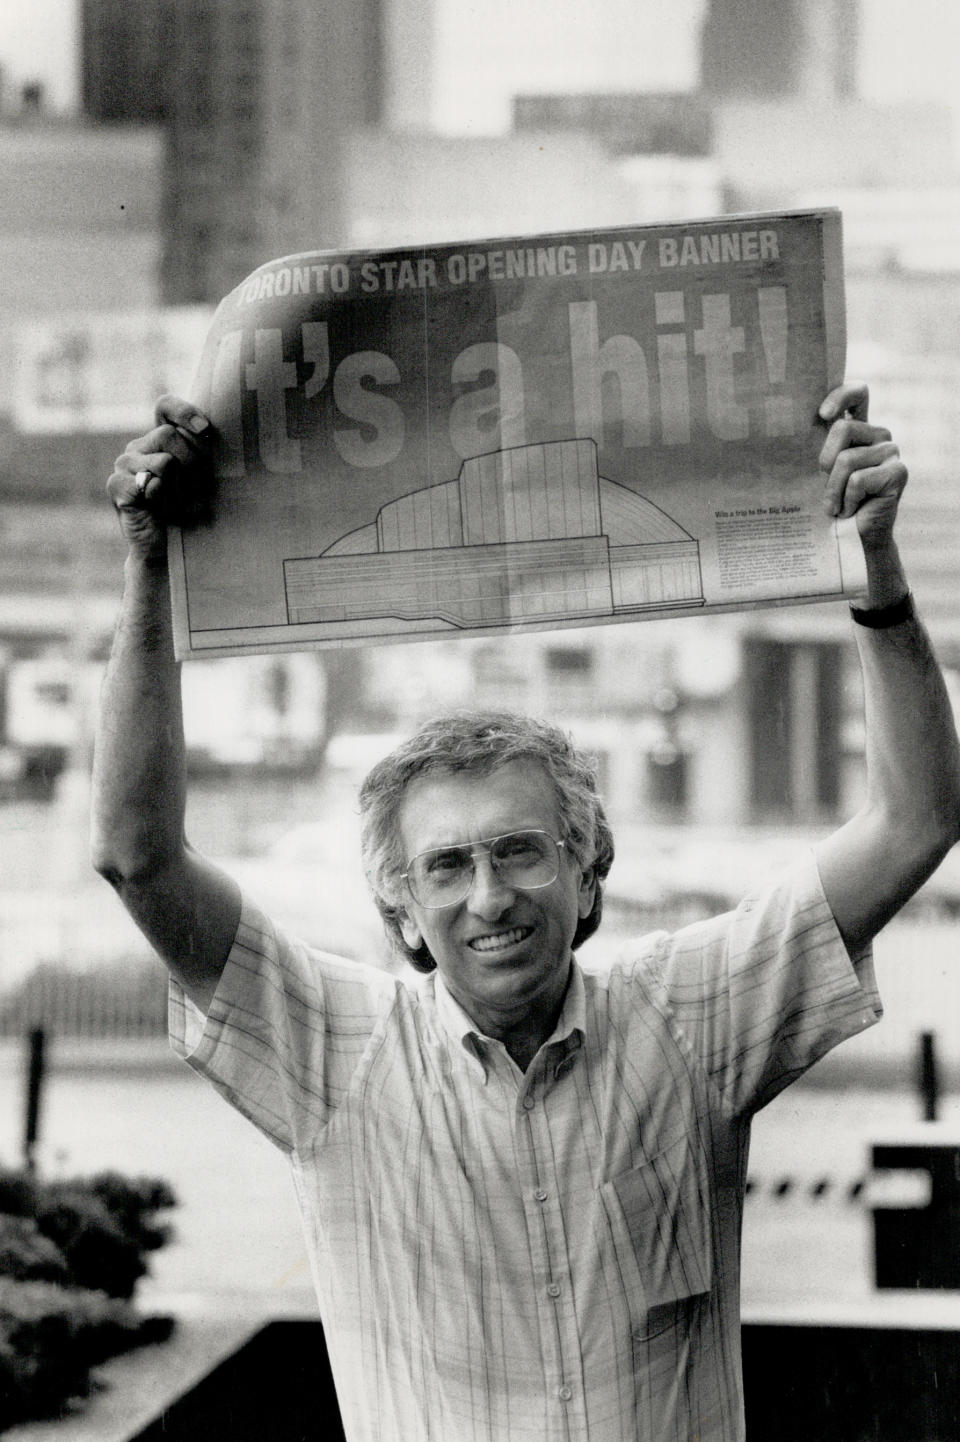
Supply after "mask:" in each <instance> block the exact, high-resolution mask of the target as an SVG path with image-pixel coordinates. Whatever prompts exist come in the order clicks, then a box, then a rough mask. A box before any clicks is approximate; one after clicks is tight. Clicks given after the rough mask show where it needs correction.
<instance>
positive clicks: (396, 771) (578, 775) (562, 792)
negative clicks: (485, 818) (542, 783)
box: [360, 711, 613, 972]
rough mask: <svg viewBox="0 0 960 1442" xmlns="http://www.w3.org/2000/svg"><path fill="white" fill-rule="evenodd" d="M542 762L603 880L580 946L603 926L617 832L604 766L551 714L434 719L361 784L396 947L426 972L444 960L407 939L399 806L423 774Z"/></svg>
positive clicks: (380, 902) (376, 874)
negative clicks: (608, 812)
mask: <svg viewBox="0 0 960 1442" xmlns="http://www.w3.org/2000/svg"><path fill="white" fill-rule="evenodd" d="M521 760H524V761H527V760H529V761H536V762H539V764H540V765H541V766H542V767H543V769H544V771H545V772H546V774H547V776H548V778H549V779H550V781H551V782H552V784H553V787H554V790H555V793H556V798H557V808H558V812H559V816H560V829H561V833H562V835H561V837H560V838H559V839H561V840H563V841H565V842H567V843H568V846H569V849H570V851H571V853H572V855H573V856H574V858H575V859H576V861H577V864H578V865H579V866H580V868H581V869H582V870H583V871H589V870H592V872H593V877H594V880H595V883H596V884H595V887H594V902H593V908H592V910H591V911H590V913H589V915H588V916H585V917H582V918H581V919H580V921H579V923H578V926H577V930H576V933H575V935H574V938H573V945H574V946H579V945H580V944H581V943H582V942H584V941H586V940H587V938H588V937H589V936H592V935H593V933H594V932H595V931H596V929H597V927H598V926H599V925H600V917H601V914H602V908H603V882H604V880H605V878H606V876H607V873H608V872H609V870H610V866H611V864H612V862H613V835H612V833H611V831H610V827H609V825H608V823H607V818H606V816H605V815H604V810H603V805H602V803H601V801H600V797H599V794H598V792H597V775H596V767H595V765H594V763H593V761H592V760H591V759H590V758H589V757H588V756H586V755H585V754H584V753H583V752H581V751H580V750H578V748H577V747H576V746H575V745H574V743H573V741H572V740H571V738H570V737H569V736H568V735H567V733H566V732H564V731H561V730H560V729H559V727H557V726H553V725H551V724H550V723H549V722H547V721H541V720H538V719H536V718H534V717H532V716H523V715H518V714H514V713H511V712H501V711H485V712H474V711H467V712H455V713H453V714H451V715H445V716H438V717H436V718H434V719H433V720H430V721H427V722H425V723H424V725H422V726H421V727H420V729H419V730H418V731H416V732H415V733H414V735H412V736H411V737H410V738H409V739H408V740H406V741H404V742H402V743H401V744H400V745H399V746H398V747H397V748H396V749H395V750H394V751H392V752H391V753H390V754H389V755H388V756H385V757H384V758H383V760H382V761H378V762H377V764H376V765H375V766H374V767H373V769H372V771H371V772H370V774H369V775H368V776H367V778H366V780H365V781H364V783H363V785H362V787H361V788H360V817H361V844H362V850H363V860H364V870H365V872H366V875H367V880H368V881H369V883H370V886H371V889H372V891H373V896H374V900H375V902H376V904H377V908H378V910H379V912H380V915H381V916H382V917H383V921H384V925H385V927H386V930H387V935H388V937H389V938H390V941H391V942H392V944H393V945H394V947H395V948H396V949H397V950H398V951H399V952H400V953H401V955H403V956H405V957H406V958H407V959H408V960H409V961H410V962H411V964H412V965H413V966H415V967H416V968H417V970H418V971H424V972H429V971H432V970H433V969H434V967H435V966H436V962H435V961H434V959H433V957H432V956H431V955H430V952H429V950H428V948H427V947H426V945H425V944H423V943H421V945H420V946H419V947H417V948H413V947H410V946H408V945H407V943H406V942H405V941H404V939H403V934H402V932H401V928H400V918H401V916H402V915H403V913H404V910H405V907H404V901H403V882H402V880H401V874H402V872H403V869H404V866H405V865H406V861H407V858H406V857H405V856H404V854H403V850H402V844H401V839H400V827H399V812H400V807H401V804H402V802H403V798H404V795H405V793H406V788H407V786H408V785H409V784H410V782H411V781H412V780H413V779H414V778H415V777H417V776H422V775H424V774H427V773H430V774H433V773H437V774H440V775H443V774H447V775H454V774H456V773H458V772H468V773H470V774H472V775H479V776H487V775H489V774H490V773H491V772H492V771H495V770H497V769H498V768H499V767H501V766H506V765H508V763H509V762H511V761H521Z"/></svg>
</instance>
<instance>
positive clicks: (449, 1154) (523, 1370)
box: [171, 857, 880, 1442]
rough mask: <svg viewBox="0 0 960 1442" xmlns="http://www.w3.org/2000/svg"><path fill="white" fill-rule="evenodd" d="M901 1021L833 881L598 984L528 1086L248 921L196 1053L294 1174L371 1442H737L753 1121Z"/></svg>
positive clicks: (257, 917) (379, 991)
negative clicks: (842, 1053) (802, 1080)
mask: <svg viewBox="0 0 960 1442" xmlns="http://www.w3.org/2000/svg"><path fill="white" fill-rule="evenodd" d="M879 1015H880V1003H879V1000H878V997H877V993H876V989H875V984H874V979H873V972H872V965H871V961H870V958H869V955H867V956H864V957H862V958H859V959H858V960H856V961H855V962H851V960H850V958H849V957H848V955H847V952H846V949H845V947H844V945H843V942H842V940H841V938H840V936H839V933H838V931H837V928H836V925H835V922H834V920H833V917H832V915H831V913H830V910H829V907H828V905H827V903H826V901H825V899H824V896H823V892H822V889H821V886H820V882H819V877H818V874H817V869H816V865H815V862H814V860H813V858H812V857H811V858H810V859H809V860H808V861H807V862H806V863H805V864H803V865H802V866H800V867H799V868H797V869H796V870H794V871H793V872H791V873H790V874H789V875H788V876H787V877H786V878H785V879H783V880H782V881H781V882H779V883H778V884H777V885H774V886H771V887H770V888H768V889H766V890H763V891H758V892H756V893H754V894H753V895H751V896H749V897H748V898H747V899H746V900H745V901H744V902H743V903H742V904H741V905H740V907H739V908H738V909H737V910H736V911H735V912H732V913H730V914H728V915H726V916H723V917H719V918H717V919H715V920H712V921H708V922H703V923H697V924H695V925H693V926H690V927H687V928H685V929H683V930H681V931H679V932H677V933H675V934H673V935H667V934H665V933H658V934H655V935H652V936H649V937H645V938H644V939H642V940H641V941H638V942H637V943H635V944H632V945H630V946H629V947H627V948H626V949H625V951H624V952H623V954H622V956H621V957H620V959H619V960H618V961H617V962H616V963H615V964H613V965H612V966H610V967H609V968H604V969H603V971H598V972H596V973H593V972H589V971H585V970H582V969H581V968H580V967H579V966H578V965H577V964H576V963H574V965H573V967H572V970H571V981H570V985H569V988H568V992H567V996H566V999H565V1003H564V1007H563V1011H562V1013H561V1016H560V1018H559V1021H558V1024H557V1027H556V1029H555V1031H554V1033H553V1035H552V1036H551V1037H550V1038H549V1039H548V1040H547V1041H546V1043H545V1044H544V1045H543V1047H542V1048H541V1049H540V1051H539V1052H538V1054H537V1056H536V1057H535V1058H534V1060H533V1062H532V1063H531V1064H530V1066H529V1067H528V1069H527V1071H526V1072H525V1073H521V1072H520V1070H519V1069H518V1068H517V1067H516V1065H515V1064H514V1063H513V1061H512V1060H511V1058H510V1057H509V1056H508V1054H507V1053H506V1051H505V1050H504V1048H503V1047H502V1045H501V1044H500V1043H498V1042H496V1041H493V1040H490V1039H488V1038H485V1037H483V1036H481V1035H479V1034H478V1033H477V1030H476V1028H475V1027H474V1025H473V1023H472V1022H471V1021H470V1018H469V1017H468V1016H467V1015H466V1014H465V1013H464V1012H463V1011H462V1010H461V1009H460V1008H459V1007H458V1006H457V1004H456V1002H454V1000H453V999H452V997H451V996H450V994H449V993H448V992H447V991H446V989H445V988H444V986H443V984H442V981H441V980H439V979H438V978H437V976H436V974H435V973H434V975H433V976H431V977H430V978H419V977H417V978H414V977H411V979H410V980H409V981H404V980H403V979H398V978H396V977H392V976H389V975H387V974H386V973H384V972H382V971H379V970H377V969H375V968H367V967H364V966H362V965H359V964H357V963H353V962H349V961H344V960H341V959H338V958H336V957H333V956H330V955H327V954H323V953H318V952H316V951H313V950H311V949H308V948H307V947H305V946H303V945H302V944H300V943H298V942H296V941H294V940H291V939H290V938H288V937H286V936H284V935H283V934H282V933H281V932H280V931H279V930H278V929H277V928H276V927H275V926H274V925H272V924H271V923H270V922H269V921H268V920H267V918H265V917H264V916H263V915H262V914H261V913H260V912H258V911H257V909H256V908H255V907H253V906H252V905H250V904H249V903H245V905H244V909H243V915H242V919H241V922H240V927H239V931H238V934H237V938H236V941H235V944H234V947H233V950H232V953H231V955H230V958H229V961H228V964H227V967H226V970H225V972H224V975H223V978H222V980H221V983H220V986H219V988H218V990H217V993H216V996H215V998H214V1001H213V1003H212V1005H211V1008H210V1012H209V1015H208V1016H207V1017H206V1018H204V1017H203V1016H202V1015H201V1014H200V1013H199V1012H198V1011H197V1010H196V1009H195V1008H194V1007H193V1006H192V1005H191V1004H190V1003H189V1002H188V1001H187V1000H186V999H185V997H184V996H183V994H182V993H181V992H180V991H179V989H178V988H177V987H176V986H174V988H173V991H172V1001H171V1025H172V1035H173V1039H174V1045H175V1046H176V1048H177V1049H178V1050H179V1052H180V1053H181V1054H182V1055H183V1056H184V1057H186V1058H187V1059H188V1060H189V1061H190V1063H191V1065H193V1066H194V1067H196V1068H197V1069H198V1070H199V1071H201V1072H202V1073H203V1074H205V1075H206V1076H207V1077H209V1078H210V1079H211V1081H212V1082H213V1083H214V1085H216V1086H217V1087H218V1088H219V1090H220V1091H221V1092H222V1093H223V1095H224V1096H225V1097H226V1098H227V1099H228V1101H230V1102H231V1103H232V1104H233V1105H234V1106H236V1107H238V1108H239V1109H240V1111H241V1112H243V1113H244V1114H245V1115H246V1116H247V1117H249V1118H250V1120H251V1121H252V1122H253V1123H254V1124H255V1125H256V1126H257V1127H259V1128H260V1130H261V1131H263V1132H264V1133H266V1135H267V1136H269V1137H270V1138H272V1139H273V1141H274V1142H275V1143H276V1144H277V1145H278V1146H279V1147H281V1148H282V1149H283V1150H284V1151H285V1152H286V1153H287V1154H288V1155H289V1157H290V1160H291V1164H292V1169H293V1176H294V1181H295V1186H296V1190H297V1195H298V1199H299V1203H300V1207H301V1211H302V1216H303V1223H304V1230H305V1235H306V1240H307V1247H308V1251H309V1255H310V1259H311V1265H312V1268H313V1274H314V1279H315V1283H316V1289H317V1294H318V1297H319V1303H320V1310H321V1315H322V1317H323V1320H324V1323H325V1330H326V1337H327V1343H328V1347H329V1351H330V1359H331V1364H332V1367H333V1372H334V1378H335V1381H336V1385H337V1391H338V1396H339V1399H340V1404H341V1411H342V1414H343V1420H344V1426H345V1430H346V1435H347V1437H348V1439H350V1442H431V1439H435V1442H561V1439H563V1442H587V1439H590V1442H628V1439H629V1442H637V1439H642V1442H689V1439H691V1438H698V1439H699V1442H734V1439H740V1438H742V1435H743V1406H742V1387H741V1367H740V1333H739V1272H740V1222H741V1215H742V1207H743V1197H744V1187H745V1180H746V1159H747V1144H748V1136H749V1125H750V1118H751V1116H752V1115H753V1113H754V1112H755V1111H756V1110H757V1109H758V1108H759V1107H761V1106H762V1105H763V1104H764V1103H765V1102H766V1101H768V1100H769V1099H770V1098H771V1097H772V1096H774V1095H775V1094H776V1093H777V1092H778V1091H779V1090H781V1089H782V1088H783V1087H784V1086H786V1085H787V1084H788V1083H789V1082H790V1081H791V1080H792V1079H793V1078H795V1077H797V1076H798V1075H800V1073H802V1072H803V1071H804V1070H805V1069H806V1068H807V1067H809V1066H810V1065H811V1064H812V1063H813V1062H814V1061H816V1059H817V1058H818V1057H819V1056H821V1055H823V1054H824V1053H825V1052H826V1051H827V1050H829V1048H830V1047H832V1046H833V1045H835V1044H836V1043H837V1042H839V1041H841V1040H842V1039H843V1038H845V1037H847V1036H850V1035H853V1034H855V1033H857V1032H859V1031H860V1030H862V1029H863V1028H865V1027H867V1026H868V1025H870V1024H871V1023H872V1022H873V1021H874V1020H876V1019H877V1018H878V1016H879Z"/></svg>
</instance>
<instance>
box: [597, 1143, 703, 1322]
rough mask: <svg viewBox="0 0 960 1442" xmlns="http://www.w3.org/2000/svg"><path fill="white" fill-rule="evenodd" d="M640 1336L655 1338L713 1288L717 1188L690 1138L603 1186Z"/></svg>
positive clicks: (613, 1240) (618, 1262)
mask: <svg viewBox="0 0 960 1442" xmlns="http://www.w3.org/2000/svg"><path fill="white" fill-rule="evenodd" d="M600 1196H601V1199H602V1202H603V1209H604V1212H605V1215H606V1221H607V1225H608V1227H609V1232H610V1239H611V1244H612V1249H613V1254H614V1257H615V1260H616V1265H617V1269H618V1271H619V1274H620V1277H621V1280H622V1283H623V1286H624V1289H625V1291H626V1293H627V1305H628V1307H629V1310H630V1315H631V1321H632V1328H633V1332H634V1336H635V1337H637V1338H642V1337H647V1338H653V1337H654V1336H656V1335H658V1334H659V1333H660V1332H662V1331H665V1330H667V1329H668V1328H670V1327H673V1326H675V1325H676V1323H677V1322H678V1321H679V1320H680V1319H681V1318H683V1317H684V1316H686V1315H687V1313H688V1312H689V1310H690V1304H691V1302H692V1300H693V1299H694V1298H696V1297H698V1296H701V1295H702V1294H703V1293H705V1292H709V1291H710V1289H711V1287H712V1285H713V1246H712V1241H711V1231H712V1229H711V1213H710V1190H709V1183H708V1179H707V1175H706V1166H705V1164H704V1160H703V1158H702V1157H701V1156H700V1154H699V1153H698V1152H697V1151H695V1150H694V1149H693V1148H692V1147H691V1145H690V1143H689V1140H688V1139H687V1138H686V1137H681V1138H679V1140H678V1141H676V1142H674V1143H673V1144H672V1145H671V1146H669V1147H666V1148H665V1149H664V1150H663V1151H662V1152H660V1153H658V1154H657V1156H655V1157H653V1158H651V1159H649V1160H648V1161H645V1162H643V1163H642V1165H640V1166H637V1167H633V1168H631V1170H630V1171H628V1172H622V1173H621V1174H620V1175H619V1176H617V1177H613V1178H612V1179H611V1180H610V1181H608V1182H604V1183H603V1184H602V1185H601V1187H600Z"/></svg>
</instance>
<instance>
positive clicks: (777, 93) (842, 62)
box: [700, 0, 859, 100]
mask: <svg viewBox="0 0 960 1442" xmlns="http://www.w3.org/2000/svg"><path fill="white" fill-rule="evenodd" d="M858 40H859V9H858V4H857V0H709V3H708V6H707V12H706V17H705V20H704V25H703V31H702V45H701V69H700V75H701V84H702V88H703V89H704V91H705V92H706V93H707V94H708V95H710V96H714V97H717V98H721V99H739V100H745V99H749V98H756V99H768V100H773V99H788V98H791V97H793V98H798V99H799V98H804V99H810V100H812V99H816V98H820V99H824V100H852V99H853V98H854V95H855V93H856V68H857V58H858V49H859V46H858Z"/></svg>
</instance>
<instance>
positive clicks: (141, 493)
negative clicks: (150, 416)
mask: <svg viewBox="0 0 960 1442" xmlns="http://www.w3.org/2000/svg"><path fill="white" fill-rule="evenodd" d="M156 421H157V424H156V426H155V427H154V428H153V430H151V431H147V433H146V435H143V436H137V437H136V438H135V439H134V440H132V441H130V443H129V444H128V445H127V447H126V449H125V450H124V452H123V454H122V455H120V456H118V457H117V459H116V461H115V462H114V470H113V474H112V475H111V477H110V479H109V480H108V482H107V494H108V495H109V497H110V499H111V501H112V502H113V504H114V506H115V507H116V510H117V514H118V515H119V517H120V525H121V529H122V530H123V534H124V536H125V537H126V540H127V544H128V545H129V547H130V549H131V551H132V552H134V553H135V554H137V555H139V556H141V557H142V558H143V559H144V560H147V561H162V560H163V559H164V558H165V556H166V549H167V527H168V526H170V525H177V526H190V525H197V524H199V523H201V522H202V521H203V520H204V519H205V518H207V517H208V516H209V510H210V503H211V500H212V495H213V473H212V467H211V441H212V433H211V426H210V422H209V421H208V420H207V417H206V416H205V415H203V414H202V413H201V412H200V411H198V410H197V408H196V406H193V405H191V404H190V403H189V401H184V400H181V399H180V398H179V397H178V396H169V395H166V396H161V397H160V399H159V400H158V401H157V405H156Z"/></svg>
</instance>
